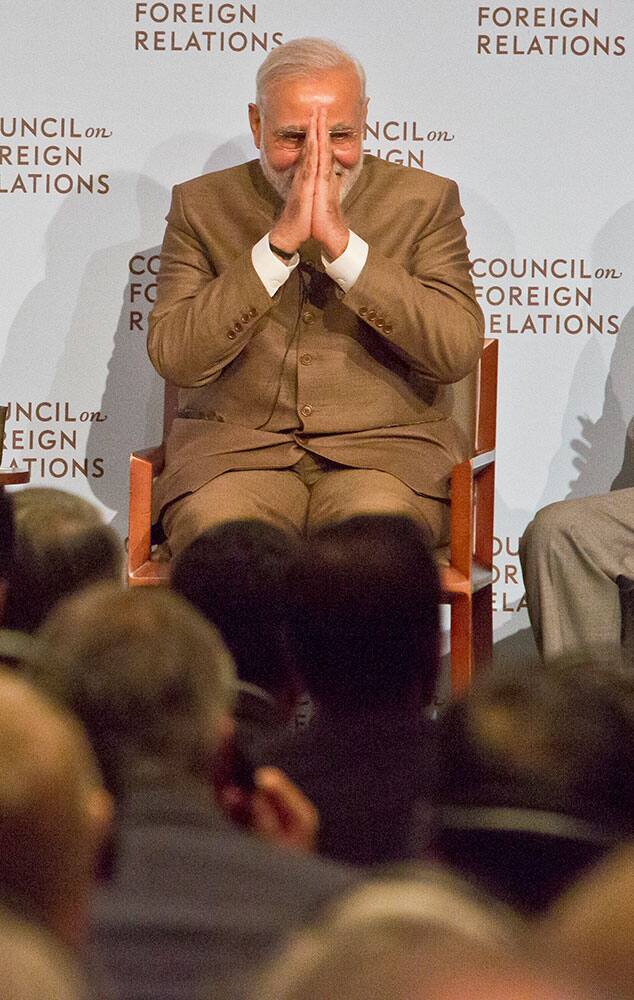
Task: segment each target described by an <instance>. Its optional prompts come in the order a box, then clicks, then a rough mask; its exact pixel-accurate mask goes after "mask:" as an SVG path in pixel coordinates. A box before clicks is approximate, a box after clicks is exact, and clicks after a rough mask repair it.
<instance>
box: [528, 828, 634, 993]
mask: <svg viewBox="0 0 634 1000" xmlns="http://www.w3.org/2000/svg"><path fill="white" fill-rule="evenodd" d="M633 924H634V846H633V845H632V844H628V845H626V846H624V847H621V848H619V849H618V850H616V851H615V852H614V853H613V854H612V855H610V856H609V857H608V858H606V859H605V860H604V861H603V862H602V863H601V864H599V865H598V866H597V867H596V868H594V869H593V870H592V871H591V872H589V873H588V874H587V875H586V876H585V877H584V878H582V879H580V880H579V881H578V882H577V883H576V884H575V885H574V886H573V887H572V889H570V890H569V892H567V893H565V894H564V895H563V896H562V897H561V898H560V899H559V900H558V901H557V902H556V904H555V905H554V907H553V908H552V910H551V912H550V915H549V916H548V917H547V918H546V920H545V921H544V923H543V926H542V930H543V945H544V949H545V950H547V951H550V952H551V953H552V954H554V955H556V956H557V958H558V960H559V961H560V962H561V963H562V965H563V966H564V967H565V968H567V969H569V970H571V973H574V974H576V975H577V976H578V977H579V979H581V980H582V981H584V982H586V983H587V984H588V986H589V987H590V988H592V989H596V990H600V991H601V995H603V996H605V997H609V998H610V1000H615V998H621V1000H632V998H633V997H634V938H633V936H632V925H633Z"/></svg>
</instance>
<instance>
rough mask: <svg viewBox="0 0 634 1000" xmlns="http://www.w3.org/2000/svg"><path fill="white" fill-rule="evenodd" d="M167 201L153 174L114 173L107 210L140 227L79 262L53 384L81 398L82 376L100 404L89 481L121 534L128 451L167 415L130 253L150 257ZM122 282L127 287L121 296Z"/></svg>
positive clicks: (58, 393) (91, 437)
mask: <svg viewBox="0 0 634 1000" xmlns="http://www.w3.org/2000/svg"><path fill="white" fill-rule="evenodd" d="M167 204H168V194H167V191H166V190H165V188H163V187H162V186H161V185H160V184H157V183H156V181H154V180H152V179H151V178H149V177H146V176H144V175H141V176H139V175H138V174H127V173H125V174H124V173H119V174H117V173H114V174H112V175H111V194H110V195H109V201H108V206H109V212H110V213H111V214H112V215H113V216H114V215H116V216H118V217H119V218H120V220H121V223H122V226H121V228H123V226H124V225H125V236H126V237H129V234H130V232H131V231H134V229H136V232H137V235H135V236H134V238H133V239H129V238H127V239H126V240H125V242H119V243H117V244H116V245H110V246H107V247H104V248H103V249H100V250H97V251H96V252H95V250H94V242H93V247H92V250H93V252H92V253H91V254H90V255H87V257H86V258H84V260H83V262H82V263H83V276H82V280H81V284H80V287H79V290H78V293H77V297H76V304H75V310H74V314H73V316H72V319H71V322H70V324H69V327H68V335H67V337H66V341H65V344H64V352H63V354H62V356H61V357H60V359H59V362H58V365H57V370H56V372H55V377H54V380H53V384H52V387H51V393H52V395H53V396H54V398H56V399H57V398H59V399H62V398H64V399H65V398H77V397H78V395H79V394H80V391H81V390H80V387H81V386H82V385H83V384H85V383H86V384H87V385H88V386H89V387H90V402H89V404H87V405H89V408H90V409H91V410H97V409H98V410H99V413H100V415H101V420H100V421H97V422H91V423H90V426H89V432H88V439H87V444H86V455H87V456H88V458H89V459H90V460H91V461H92V460H94V459H95V458H99V459H102V460H103V469H104V474H103V475H102V476H100V477H91V478H90V479H89V485H90V488H91V490H92V492H93V494H94V496H95V498H96V499H97V500H99V501H101V503H103V504H104V505H105V506H106V507H108V508H109V509H110V510H111V511H113V512H114V518H113V521H112V524H113V527H114V528H115V529H116V530H117V531H119V532H120V533H121V534H125V530H126V525H127V492H128V485H127V483H128V471H127V470H128V451H129V450H130V446H131V445H133V446H134V447H143V445H144V444H145V443H146V442H149V441H151V440H154V439H155V438H156V434H157V433H158V432H159V429H160V427H161V420H162V409H161V407H162V390H161V386H160V381H159V379H158V377H157V376H156V374H155V373H154V371H153V369H152V367H151V365H150V364H149V362H148V360H147V356H146V350H145V334H144V332H143V331H142V330H141V331H140V330H138V329H134V328H133V329H131V324H130V313H131V310H132V309H133V308H137V307H136V305H135V304H132V303H131V285H132V281H134V280H136V281H142V280H143V279H141V278H139V277H137V276H135V275H132V274H130V272H129V261H130V259H131V258H132V257H133V256H135V255H140V256H141V257H143V258H144V259H149V258H150V257H151V256H152V255H153V254H154V253H156V252H157V251H158V246H157V243H156V235H155V234H156V233H157V232H158V233H160V230H161V219H162V217H163V216H164V215H165V212H166V210H167ZM131 220H136V224H135V225H132V224H131ZM93 232H94V234H95V238H99V239H101V238H103V232H102V231H101V230H99V229H97V230H95V229H94V227H93ZM68 238H69V240H70V239H72V234H71V233H69V234H68ZM117 288H123V293H122V301H121V299H120V298H119V296H117V295H116V289H117ZM146 304H147V303H146ZM117 313H118V317H117ZM104 383H105V385H104ZM97 393H99V394H100V397H101V398H100V402H99V403H97Z"/></svg>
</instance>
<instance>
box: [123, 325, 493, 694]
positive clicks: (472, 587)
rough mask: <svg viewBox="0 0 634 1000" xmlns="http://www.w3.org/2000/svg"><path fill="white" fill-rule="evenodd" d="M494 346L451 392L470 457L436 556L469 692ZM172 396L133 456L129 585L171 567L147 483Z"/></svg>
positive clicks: (458, 477)
mask: <svg viewBox="0 0 634 1000" xmlns="http://www.w3.org/2000/svg"><path fill="white" fill-rule="evenodd" d="M497 359H498V343H497V340H487V341H485V347H484V351H483V353H482V358H481V361H480V364H479V366H478V369H477V370H476V372H475V373H474V374H473V375H471V376H469V377H468V378H466V379H464V380H463V382H461V383H458V385H457V386H453V387H451V388H450V390H449V392H450V393H451V395H452V396H453V406H452V409H453V410H454V412H455V415H456V418H457V420H458V422H459V423H460V425H461V426H462V428H463V432H464V433H465V434H466V435H468V438H469V439H470V440H471V442H472V443H473V457H472V458H470V459H468V460H467V461H465V462H462V463H461V464H460V465H456V466H455V467H454V469H453V472H452V476H451V544H450V546H449V547H448V549H447V551H446V552H444V551H443V552H441V553H439V564H440V572H441V583H442V591H443V601H444V602H445V603H448V604H450V605H451V680H452V688H453V689H454V691H459V690H461V689H463V688H464V687H466V686H467V685H468V684H469V683H470V681H471V677H472V675H473V672H474V670H476V669H477V668H478V667H480V666H482V665H484V664H486V663H487V662H488V661H489V660H490V659H491V655H492V649H493V617H492V586H493V499H494V468H495V451H494V449H495V426H496V402H497ZM176 408H177V391H176V389H175V388H174V386H170V385H168V386H166V389H165V412H164V420H163V443H162V444H160V445H159V446H158V447H156V448H146V449H145V450H144V451H136V452H133V453H132V456H131V459H130V521H129V537H128V583H129V585H130V586H131V587H136V586H147V585H161V584H166V583H167V580H168V578H169V562H168V561H165V560H161V559H160V557H159V554H157V553H156V552H153V551H152V545H151V541H150V528H151V510H152V481H153V479H154V477H155V476H157V475H158V474H159V473H160V472H161V471H162V469H163V464H164V460H165V440H166V438H167V433H168V431H169V429H170V426H171V423H172V420H173V419H174V416H175V414H176Z"/></svg>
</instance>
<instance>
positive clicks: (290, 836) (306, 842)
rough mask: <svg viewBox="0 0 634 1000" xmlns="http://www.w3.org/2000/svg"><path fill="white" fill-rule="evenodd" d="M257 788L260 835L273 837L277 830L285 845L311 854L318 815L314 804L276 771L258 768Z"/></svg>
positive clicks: (274, 769) (281, 773)
mask: <svg viewBox="0 0 634 1000" xmlns="http://www.w3.org/2000/svg"><path fill="white" fill-rule="evenodd" d="M255 784H256V789H257V791H256V797H260V801H259V803H258V806H259V810H258V819H259V821H260V824H261V833H262V834H264V835H265V836H266V835H267V834H268V835H269V836H271V834H272V833H273V831H274V830H275V827H276V826H277V836H278V837H279V839H280V840H281V841H282V842H284V843H285V844H287V845H288V846H291V847H296V848H298V849H301V850H305V851H310V850H312V848H313V847H314V844H315V840H316V837H317V827H318V814H317V810H316V809H315V807H314V805H313V804H312V802H310V801H309V799H307V798H306V796H305V795H304V794H303V793H302V792H301V791H300V789H299V788H298V787H297V786H296V785H294V784H293V782H292V781H291V780H290V778H288V777H287V776H286V775H285V774H284V772H283V771H280V770H278V768H275V767H260V768H258V770H257V771H256V772H255ZM258 793H259V796H258Z"/></svg>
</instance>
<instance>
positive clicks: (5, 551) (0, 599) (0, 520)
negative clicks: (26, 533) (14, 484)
mask: <svg viewBox="0 0 634 1000" xmlns="http://www.w3.org/2000/svg"><path fill="white" fill-rule="evenodd" d="M14 542H15V529H14V524H13V502H12V500H11V494H10V493H7V492H6V490H5V488H4V486H0V623H1V622H2V619H3V615H4V605H5V601H6V593H7V582H8V578H9V570H10V567H11V560H12V558H13V546H14Z"/></svg>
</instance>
